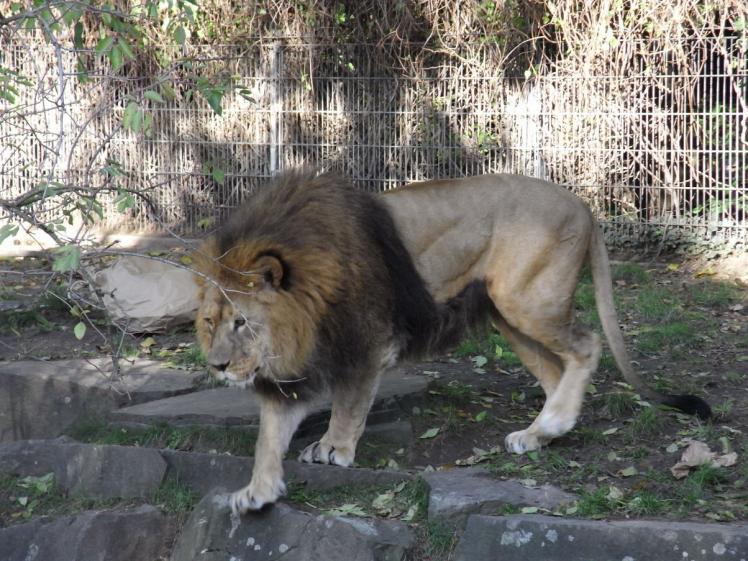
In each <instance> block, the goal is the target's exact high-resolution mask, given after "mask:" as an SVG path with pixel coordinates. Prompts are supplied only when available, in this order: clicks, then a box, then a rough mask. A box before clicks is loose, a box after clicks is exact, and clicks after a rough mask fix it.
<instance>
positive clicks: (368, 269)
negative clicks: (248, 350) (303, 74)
mask: <svg viewBox="0 0 748 561" xmlns="http://www.w3.org/2000/svg"><path fill="white" fill-rule="evenodd" d="M239 244H243V245H244V247H247V246H248V245H249V246H250V247H251V246H252V244H255V246H256V247H257V250H256V251H257V254H258V255H259V254H271V255H273V257H276V258H277V259H278V260H279V261H280V262H281V263H282V264H283V268H284V277H283V278H284V284H283V285H281V287H280V290H282V291H285V292H286V293H287V294H288V295H290V296H291V297H292V299H293V300H294V301H295V302H298V303H299V304H301V303H303V302H309V303H310V304H308V305H306V304H305V305H304V307H303V309H304V313H307V314H316V315H317V317H315V318H313V319H314V322H315V325H316V326H317V329H318V331H317V333H316V345H315V347H314V351H313V353H312V356H311V357H309V360H308V361H307V363H306V368H305V369H304V373H303V376H298V377H297V378H303V380H301V381H298V382H284V383H282V384H278V383H277V382H278V381H277V380H270V379H264V378H259V377H258V378H257V379H256V380H255V386H256V388H257V389H258V391H261V392H263V393H265V394H268V395H273V396H276V397H278V398H282V397H284V396H286V397H288V396H294V397H297V398H300V399H304V398H307V397H311V396H312V395H313V394H315V393H318V392H319V391H320V390H323V389H325V388H327V387H330V386H332V385H335V384H356V383H357V380H358V378H359V376H361V375H365V374H366V372H367V369H369V370H370V369H372V368H378V367H379V365H378V361H379V359H380V357H379V353H381V352H382V350H383V349H384V348H386V347H387V346H388V345H389V344H390V343H392V342H394V343H395V344H396V345H397V346H398V347H399V349H400V355H401V356H405V357H411V356H424V355H427V354H429V353H433V352H436V351H440V350H443V349H445V348H446V347H449V346H450V345H454V344H456V343H457V342H459V340H460V338H461V337H462V336H463V335H464V333H465V331H466V330H467V329H468V328H470V327H471V326H472V325H474V324H475V322H483V321H485V320H487V319H488V315H489V313H490V311H491V310H492V306H491V305H490V303H489V301H488V295H487V293H486V289H485V285H484V284H482V283H474V284H472V285H469V286H468V287H467V288H466V289H465V290H464V291H463V292H462V293H461V294H460V295H459V296H458V297H456V298H455V299H454V300H452V301H450V302H447V303H445V304H438V303H436V302H435V301H434V299H433V297H432V296H431V294H430V293H429V292H428V290H427V288H426V286H425V283H424V282H423V279H422V278H421V276H420V275H419V273H418V271H417V270H416V267H415V265H414V263H413V260H412V258H411V256H410V254H409V253H408V251H407V250H406V248H405V246H404V244H403V242H402V240H401V239H400V236H399V234H398V231H397V228H396V226H395V223H394V221H393V220H392V217H391V216H390V214H389V212H388V211H387V209H386V208H385V207H384V206H383V205H382V204H381V203H380V202H379V201H378V200H377V198H376V197H374V196H373V195H371V194H369V193H366V192H364V191H360V190H356V189H354V188H353V186H352V185H351V184H350V183H349V182H348V181H347V180H345V179H343V178H341V177H339V176H337V175H334V174H323V175H315V174H314V173H313V172H311V171H295V172H291V173H286V174H284V175H282V176H281V177H279V178H278V179H276V180H275V181H274V182H272V183H271V184H270V185H267V186H265V187H263V188H262V189H261V190H260V191H259V192H258V193H256V194H255V195H253V196H252V197H251V198H250V200H248V201H247V203H246V204H245V205H244V206H242V207H241V208H240V209H239V210H238V211H237V212H236V213H235V214H234V215H233V216H232V217H231V218H230V219H229V221H228V222H227V223H226V225H225V226H224V228H223V229H222V230H221V231H220V233H219V234H218V236H217V245H218V251H219V254H221V255H225V254H229V251H230V250H231V249H232V248H234V247H235V246H237V245H239ZM244 251H245V255H244V259H247V255H246V251H247V250H244ZM232 266H233V267H236V265H232ZM288 315H293V314H291V313H289V314H288ZM280 320H281V321H288V322H294V321H295V319H294V317H282V318H280Z"/></svg>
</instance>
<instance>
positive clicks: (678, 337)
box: [636, 322, 696, 354]
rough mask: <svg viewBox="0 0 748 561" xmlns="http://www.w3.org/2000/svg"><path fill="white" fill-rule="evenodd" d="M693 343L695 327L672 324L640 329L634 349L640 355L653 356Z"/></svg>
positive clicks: (679, 323)
mask: <svg viewBox="0 0 748 561" xmlns="http://www.w3.org/2000/svg"><path fill="white" fill-rule="evenodd" d="M695 342H696V327H695V326H694V325H693V324H690V323H684V322H672V323H665V324H662V325H659V326H657V327H646V328H642V329H640V330H639V333H638V335H637V338H636V348H637V349H638V350H639V351H640V352H642V353H645V354H654V353H661V352H663V351H671V350H672V349H673V347H676V346H679V345H691V344H693V343H695Z"/></svg>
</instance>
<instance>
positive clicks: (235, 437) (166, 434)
mask: <svg viewBox="0 0 748 561" xmlns="http://www.w3.org/2000/svg"><path fill="white" fill-rule="evenodd" d="M69 436H72V437H73V438H75V439H76V440H78V441H80V442H87V443H91V444H116V445H121V446H144V447H148V448H166V449H169V450H184V451H198V452H208V451H213V450H215V451H217V452H229V453H230V454H233V455H236V456H251V455H252V454H253V453H254V446H255V441H256V434H255V433H254V432H251V431H248V430H245V429H232V428H209V427H200V426H189V427H174V426H171V425H168V424H165V423H158V424H155V425H153V426H151V427H148V428H142V429H141V428H129V427H113V426H110V425H108V424H107V423H105V422H102V421H98V420H93V421H87V422H82V423H78V424H77V425H75V426H74V427H73V428H72V429H71V431H70V432H69Z"/></svg>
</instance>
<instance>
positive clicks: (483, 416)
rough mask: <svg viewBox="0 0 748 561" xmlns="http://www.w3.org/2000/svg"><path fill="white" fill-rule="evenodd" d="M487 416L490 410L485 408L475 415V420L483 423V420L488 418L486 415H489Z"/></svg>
mask: <svg viewBox="0 0 748 561" xmlns="http://www.w3.org/2000/svg"><path fill="white" fill-rule="evenodd" d="M487 416H488V411H486V410H485V409H484V410H483V411H481V412H480V413H478V414H477V415H476V416H475V422H476V423H482V422H483V421H485V420H486V417H487Z"/></svg>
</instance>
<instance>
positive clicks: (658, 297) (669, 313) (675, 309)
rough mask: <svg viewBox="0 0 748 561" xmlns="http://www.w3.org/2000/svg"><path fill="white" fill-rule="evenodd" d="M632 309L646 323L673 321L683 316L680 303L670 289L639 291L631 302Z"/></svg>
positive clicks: (653, 288)
mask: <svg viewBox="0 0 748 561" xmlns="http://www.w3.org/2000/svg"><path fill="white" fill-rule="evenodd" d="M633 309H634V311H635V312H636V314H637V315H638V316H639V317H641V318H642V319H644V320H646V321H674V320H677V319H680V318H681V317H682V315H683V306H682V303H681V301H680V300H679V299H678V297H677V296H676V295H675V294H674V293H673V292H672V291H671V290H670V289H668V288H662V287H652V288H645V289H642V290H640V291H639V292H638V293H637V295H636V298H635V300H634V302H633Z"/></svg>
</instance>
